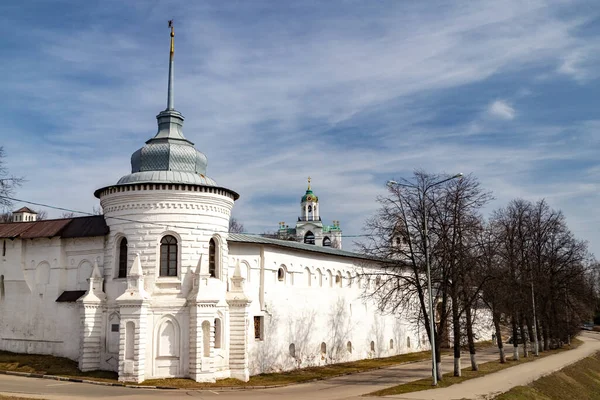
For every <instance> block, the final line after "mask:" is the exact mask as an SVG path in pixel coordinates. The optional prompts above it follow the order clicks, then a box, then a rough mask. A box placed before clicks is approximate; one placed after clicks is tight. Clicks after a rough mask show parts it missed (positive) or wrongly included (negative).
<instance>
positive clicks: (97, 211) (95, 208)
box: [92, 206, 104, 215]
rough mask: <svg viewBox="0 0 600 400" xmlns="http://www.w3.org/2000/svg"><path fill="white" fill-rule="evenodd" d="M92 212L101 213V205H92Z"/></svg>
mask: <svg viewBox="0 0 600 400" xmlns="http://www.w3.org/2000/svg"><path fill="white" fill-rule="evenodd" d="M92 214H94V215H103V214H104V212H103V211H102V207H101V206H94V207H92Z"/></svg>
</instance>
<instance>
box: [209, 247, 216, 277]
mask: <svg viewBox="0 0 600 400" xmlns="http://www.w3.org/2000/svg"><path fill="white" fill-rule="evenodd" d="M216 258H217V245H216V243H215V239H210V242H209V243H208V273H209V274H210V277H211V278H216V277H217V261H216Z"/></svg>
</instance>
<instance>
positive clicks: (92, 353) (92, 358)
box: [77, 261, 106, 371]
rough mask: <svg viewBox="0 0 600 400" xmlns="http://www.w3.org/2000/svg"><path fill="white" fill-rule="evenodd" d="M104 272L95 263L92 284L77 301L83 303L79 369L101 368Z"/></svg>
mask: <svg viewBox="0 0 600 400" xmlns="http://www.w3.org/2000/svg"><path fill="white" fill-rule="evenodd" d="M103 280H104V279H103V278H102V274H101V273H100V269H99V268H98V262H97V261H96V262H95V263H94V269H93V270H92V275H91V276H90V278H89V279H88V282H89V283H90V286H89V288H88V291H87V293H86V294H85V295H84V296H83V297H81V298H80V299H79V300H77V302H78V303H79V304H81V327H82V329H81V345H80V349H81V351H80V353H79V354H80V355H79V369H80V370H81V371H95V370H98V369H100V356H101V355H100V353H101V351H102V327H103V323H102V322H103V318H102V317H103V316H102V313H103V311H104V305H105V302H106V295H105V294H104V292H102V281H103Z"/></svg>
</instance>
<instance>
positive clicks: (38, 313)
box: [0, 237, 104, 360]
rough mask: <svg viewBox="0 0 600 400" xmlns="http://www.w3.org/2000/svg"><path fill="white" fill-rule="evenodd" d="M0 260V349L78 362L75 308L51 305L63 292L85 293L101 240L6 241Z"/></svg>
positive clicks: (101, 248)
mask: <svg viewBox="0 0 600 400" xmlns="http://www.w3.org/2000/svg"><path fill="white" fill-rule="evenodd" d="M6 243H7V245H6V256H5V257H2V260H1V261H0V276H3V277H4V278H3V282H4V295H3V296H1V297H0V349H2V350H7V351H13V352H18V353H35V354H54V355H57V356H63V357H68V358H71V359H73V360H77V358H78V357H79V340H80V331H79V305H78V304H76V303H56V299H57V298H58V296H59V295H60V294H61V293H62V292H63V291H65V290H85V289H86V288H87V278H89V276H90V274H91V271H92V270H91V268H92V265H93V263H94V261H98V262H99V263H100V264H101V263H102V258H103V251H104V237H96V238H80V239H60V238H51V239H46V238H41V239H24V240H22V239H14V240H8V239H7V240H6Z"/></svg>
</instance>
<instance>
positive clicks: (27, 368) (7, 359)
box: [0, 351, 447, 388]
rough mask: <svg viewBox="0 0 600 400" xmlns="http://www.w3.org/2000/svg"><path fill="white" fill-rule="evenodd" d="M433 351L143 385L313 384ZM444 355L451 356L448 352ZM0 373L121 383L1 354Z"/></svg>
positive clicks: (60, 361) (63, 363)
mask: <svg viewBox="0 0 600 400" xmlns="http://www.w3.org/2000/svg"><path fill="white" fill-rule="evenodd" d="M430 354H431V353H430V352H429V351H423V352H418V353H409V354H400V355H397V356H393V357H386V358H373V359H367V360H359V361H352V362H347V363H340V364H330V365H325V366H322V367H310V368H303V369H297V370H293V371H288V372H280V373H271V374H261V375H255V376H252V377H250V381H249V382H242V381H240V380H237V379H221V380H218V381H217V382H215V383H201V382H195V381H193V380H191V379H183V378H182V379H177V378H173V379H149V380H146V381H144V382H143V383H142V384H141V385H145V386H161V387H174V388H210V387H215V388H219V387H232V386H233V387H252V386H277V385H288V384H293V383H301V382H308V381H313V380H322V379H328V378H332V377H335V376H340V375H347V374H353V373H357V372H363V371H369V370H373V369H378V368H385V367H390V366H392V365H397V364H402V363H406V362H413V361H421V360H427V359H429V357H430ZM444 354H447V352H445V353H444ZM0 370H2V371H17V372H28V373H34V374H42V375H57V376H64V377H69V378H77V379H87V380H96V381H102V382H112V383H117V374H116V373H115V372H110V371H92V372H81V371H80V370H79V369H77V362H75V361H73V360H69V359H67V358H62V357H54V356H48V355H39V354H16V353H10V352H6V351H0Z"/></svg>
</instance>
